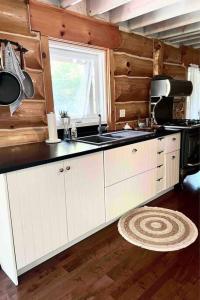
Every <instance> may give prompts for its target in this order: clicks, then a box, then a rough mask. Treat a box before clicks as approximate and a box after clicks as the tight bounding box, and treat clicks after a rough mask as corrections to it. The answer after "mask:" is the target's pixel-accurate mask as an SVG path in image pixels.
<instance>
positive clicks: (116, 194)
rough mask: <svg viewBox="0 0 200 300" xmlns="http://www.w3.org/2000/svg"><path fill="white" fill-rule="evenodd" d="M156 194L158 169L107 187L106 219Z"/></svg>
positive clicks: (110, 218)
mask: <svg viewBox="0 0 200 300" xmlns="http://www.w3.org/2000/svg"><path fill="white" fill-rule="evenodd" d="M144 183H145V185H144ZM155 194H156V169H153V170H150V171H148V172H145V173H143V174H139V175H137V176H135V177H132V178H129V179H127V180H124V181H122V182H119V183H116V184H114V185H112V186H110V187H107V188H106V189H105V203H106V221H110V220H112V219H114V218H116V217H119V216H121V215H122V214H124V213H125V212H127V211H128V210H130V209H132V208H135V207H136V206H138V205H140V204H142V203H143V202H145V201H147V200H148V199H150V198H151V197H153V196H154V195H155Z"/></svg>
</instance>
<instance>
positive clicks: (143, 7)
mask: <svg viewBox="0 0 200 300" xmlns="http://www.w3.org/2000/svg"><path fill="white" fill-rule="evenodd" d="M107 1H108V0H107ZM178 1H181V0H167V1H163V0H153V1H152V0H140V1H138V0H132V1H130V2H129V3H127V4H124V5H122V6H119V7H117V8H115V9H113V10H111V11H110V21H111V22H113V23H120V22H124V21H127V20H130V19H133V18H136V17H138V16H141V15H143V14H146V13H149V12H151V11H154V10H156V9H160V8H162V7H166V6H168V5H171V4H174V3H176V2H178ZM105 2H106V1H105ZM110 2H112V1H110Z"/></svg>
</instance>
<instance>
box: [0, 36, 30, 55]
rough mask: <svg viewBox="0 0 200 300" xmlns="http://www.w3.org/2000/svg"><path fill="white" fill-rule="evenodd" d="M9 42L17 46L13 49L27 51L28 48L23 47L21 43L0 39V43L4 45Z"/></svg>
mask: <svg viewBox="0 0 200 300" xmlns="http://www.w3.org/2000/svg"><path fill="white" fill-rule="evenodd" d="M8 42H10V43H11V44H12V45H14V46H16V47H17V48H16V49H15V51H21V52H23V53H26V52H28V50H27V49H26V48H24V47H23V46H22V45H20V44H19V43H17V42H13V41H9V40H6V39H0V43H4V44H5V45H7V43H8Z"/></svg>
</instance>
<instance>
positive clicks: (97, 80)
mask: <svg viewBox="0 0 200 300" xmlns="http://www.w3.org/2000/svg"><path fill="white" fill-rule="evenodd" d="M49 46H50V60H51V75H52V86H53V98H54V107H55V113H56V117H57V124H58V126H61V124H62V123H61V120H60V116H59V112H60V111H63V110H65V111H67V112H68V114H69V116H70V117H71V119H72V120H74V121H76V122H78V123H80V124H82V125H92V124H97V122H98V117H97V115H98V114H99V113H100V114H101V115H102V120H103V122H104V123H106V122H107V113H106V90H105V86H106V84H105V83H106V65H105V61H106V60H105V51H103V50H99V49H93V48H87V47H81V46H76V45H71V44H67V43H61V42H54V41H50V44H49Z"/></svg>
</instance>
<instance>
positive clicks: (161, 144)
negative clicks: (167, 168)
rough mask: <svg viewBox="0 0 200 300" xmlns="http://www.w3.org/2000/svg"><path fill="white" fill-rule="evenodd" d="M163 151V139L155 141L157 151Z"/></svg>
mask: <svg viewBox="0 0 200 300" xmlns="http://www.w3.org/2000/svg"><path fill="white" fill-rule="evenodd" d="M164 150H165V138H164V137H160V138H158V139H157V151H164Z"/></svg>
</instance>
